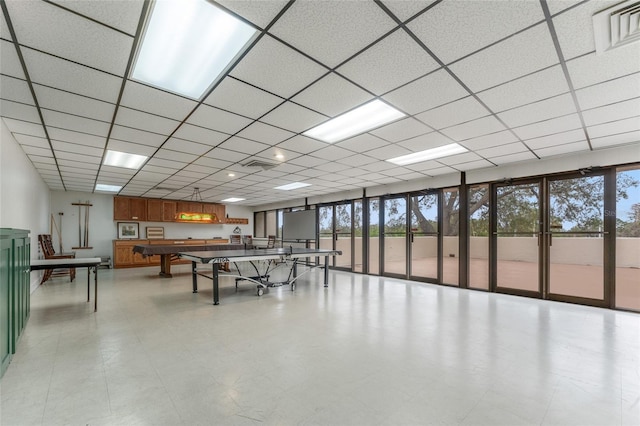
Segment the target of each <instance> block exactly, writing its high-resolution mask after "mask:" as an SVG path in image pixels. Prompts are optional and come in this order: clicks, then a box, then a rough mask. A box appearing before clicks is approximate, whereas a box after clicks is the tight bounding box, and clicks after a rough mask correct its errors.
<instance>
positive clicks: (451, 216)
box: [442, 188, 460, 285]
mask: <svg viewBox="0 0 640 426" xmlns="http://www.w3.org/2000/svg"><path fill="white" fill-rule="evenodd" d="M459 234H460V192H459V191H458V188H447V189H443V190H442V239H443V241H442V283H443V284H450V285H459V284H460V282H459V278H458V276H459V273H460V239H459Z"/></svg>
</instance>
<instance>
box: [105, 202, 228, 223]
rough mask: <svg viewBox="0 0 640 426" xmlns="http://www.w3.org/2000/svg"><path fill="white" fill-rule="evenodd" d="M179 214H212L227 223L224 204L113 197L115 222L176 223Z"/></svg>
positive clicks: (220, 221)
mask: <svg viewBox="0 0 640 426" xmlns="http://www.w3.org/2000/svg"><path fill="white" fill-rule="evenodd" d="M179 212H189V213H210V214H215V215H216V217H217V218H218V222H217V223H225V218H226V207H225V205H224V204H216V203H201V202H198V201H173V200H161V199H157V198H135V197H117V196H116V197H113V220H135V221H139V222H176V214H177V213H179Z"/></svg>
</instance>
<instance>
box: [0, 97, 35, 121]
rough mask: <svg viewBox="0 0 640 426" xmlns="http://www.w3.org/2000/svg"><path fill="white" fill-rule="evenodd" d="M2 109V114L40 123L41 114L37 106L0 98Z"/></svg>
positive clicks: (0, 108) (0, 107) (0, 109)
mask: <svg viewBox="0 0 640 426" xmlns="http://www.w3.org/2000/svg"><path fill="white" fill-rule="evenodd" d="M0 111H2V116H3V117H7V118H14V119H17V120H25V121H29V122H31V123H40V122H41V121H40V116H39V115H38V110H37V109H36V107H34V106H31V105H25V104H21V103H18V102H12V101H5V100H0Z"/></svg>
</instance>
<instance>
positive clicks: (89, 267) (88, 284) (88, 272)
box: [87, 266, 91, 303]
mask: <svg viewBox="0 0 640 426" xmlns="http://www.w3.org/2000/svg"><path fill="white" fill-rule="evenodd" d="M90 287H91V266H88V267H87V303H89V302H90V301H91V300H90V298H89V293H90V290H89V289H90Z"/></svg>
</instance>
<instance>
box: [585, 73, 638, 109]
mask: <svg viewBox="0 0 640 426" xmlns="http://www.w3.org/2000/svg"><path fill="white" fill-rule="evenodd" d="M576 97H577V98H578V104H580V108H582V110H583V111H584V110H586V109H591V108H594V107H599V106H602V105H607V104H611V103H614V102H620V101H624V100H627V99H632V98H637V97H640V73H634V74H631V75H628V76H625V77H620V78H616V79H614V80H610V81H607V82H604V83H600V84H596V85H594V86H589V87H585V88H583V89H580V90H576Z"/></svg>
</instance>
